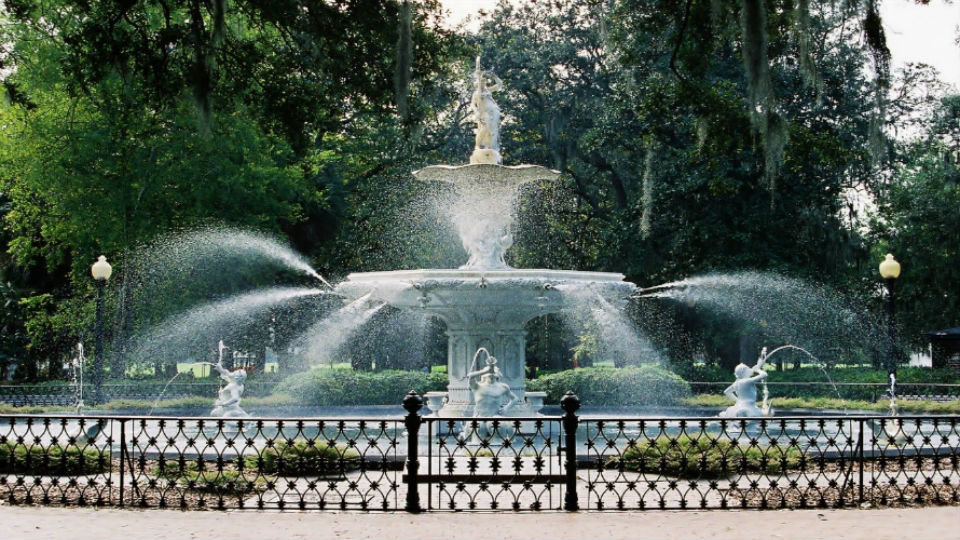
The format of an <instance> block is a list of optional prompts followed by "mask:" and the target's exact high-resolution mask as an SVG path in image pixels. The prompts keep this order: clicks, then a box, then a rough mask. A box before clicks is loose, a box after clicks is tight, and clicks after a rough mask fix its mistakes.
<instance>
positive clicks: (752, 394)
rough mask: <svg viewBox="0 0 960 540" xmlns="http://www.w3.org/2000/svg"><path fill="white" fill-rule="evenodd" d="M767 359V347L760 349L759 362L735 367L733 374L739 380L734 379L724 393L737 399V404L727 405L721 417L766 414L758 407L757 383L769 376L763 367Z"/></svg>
mask: <svg viewBox="0 0 960 540" xmlns="http://www.w3.org/2000/svg"><path fill="white" fill-rule="evenodd" d="M766 361H767V348H766V347H764V348H763V350H761V351H760V358H759V359H758V360H757V364H756V365H755V366H753V367H750V366H748V365H746V364H739V365H738V366H737V367H735V368H734V369H733V374H734V375H736V376H737V380H735V381H733V384H731V385H730V386H729V387H727V389H726V390H724V391H723V393H724V395H726V396H727V397H729V398H731V399H733V400H735V401H736V403H735V404H733V405H731V406H729V407H727V408H726V409H724V410H723V411H722V412H721V413H720V417H721V418H746V417H761V416H766V415H765V414H764V412H763V410H761V409H760V408H759V407H757V383H758V382H760V381H762V380H763V379H766V378H767V372H766V371H765V370H764V369H763V364H765V363H766Z"/></svg>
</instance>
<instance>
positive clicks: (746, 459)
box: [606, 433, 802, 478]
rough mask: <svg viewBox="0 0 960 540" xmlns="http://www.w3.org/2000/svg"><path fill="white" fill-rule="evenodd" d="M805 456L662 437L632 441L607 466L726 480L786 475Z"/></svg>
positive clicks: (790, 449) (717, 440)
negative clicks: (746, 475)
mask: <svg viewBox="0 0 960 540" xmlns="http://www.w3.org/2000/svg"><path fill="white" fill-rule="evenodd" d="M801 455H802V452H801V450H800V448H799V447H797V446H781V445H776V444H774V445H770V446H762V445H756V444H751V445H746V444H741V443H738V442H736V441H733V440H730V439H728V438H725V437H712V436H710V435H707V434H705V433H703V434H700V435H699V436H697V437H691V436H689V435H685V434H679V435H675V436H669V435H660V436H658V437H656V438H655V439H647V440H642V441H640V442H636V441H631V443H630V444H629V445H628V446H627V447H626V448H625V449H623V450H622V452H621V457H620V458H619V460H615V461H611V462H609V463H607V464H606V466H607V467H611V468H616V467H621V466H622V467H623V468H625V469H628V470H632V471H637V472H639V473H642V474H654V475H664V476H675V477H678V478H726V477H729V476H735V475H741V474H750V473H762V474H775V475H779V474H785V473H787V472H789V471H790V470H791V469H793V468H795V467H796V466H797V465H798V463H799V462H800V456H801Z"/></svg>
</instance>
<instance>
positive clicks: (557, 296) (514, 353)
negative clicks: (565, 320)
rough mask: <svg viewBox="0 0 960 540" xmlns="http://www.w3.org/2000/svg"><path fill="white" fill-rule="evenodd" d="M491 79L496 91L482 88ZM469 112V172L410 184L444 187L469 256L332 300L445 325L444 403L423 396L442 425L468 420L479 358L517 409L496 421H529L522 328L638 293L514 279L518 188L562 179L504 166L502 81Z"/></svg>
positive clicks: (614, 281)
mask: <svg viewBox="0 0 960 540" xmlns="http://www.w3.org/2000/svg"><path fill="white" fill-rule="evenodd" d="M490 77H492V78H493V80H494V82H493V84H488V83H487V79H488V78H490ZM474 83H475V92H474V94H473V100H472V103H471V105H472V108H473V113H474V119H475V121H476V123H477V128H476V145H475V148H474V151H473V154H472V155H471V157H470V163H469V164H467V165H432V166H429V167H425V168H423V169H421V170H419V171H415V172H414V173H413V174H414V176H416V178H417V179H419V180H422V181H424V182H444V183H447V184H451V185H452V186H453V188H454V190H455V193H456V195H455V201H454V203H453V204H452V205H451V206H450V212H451V216H452V219H453V222H454V224H455V225H456V228H457V232H458V233H459V235H460V240H461V242H462V243H463V246H464V248H465V249H466V251H467V253H468V254H469V259H468V260H467V262H466V263H465V264H464V265H463V266H461V267H460V268H458V269H442V270H433V269H420V270H400V271H390V272H365V273H354V274H350V275H349V276H348V277H347V280H346V281H344V282H343V283H341V284H339V285H338V286H337V287H336V290H337V291H338V292H340V293H342V294H344V295H345V296H347V297H349V298H363V297H365V296H367V295H369V296H370V298H371V299H376V300H379V301H381V302H383V303H386V304H389V305H391V306H394V307H396V308H401V309H420V310H423V311H424V312H426V313H427V314H429V315H431V316H434V317H439V318H440V319H442V320H443V321H444V322H445V323H446V325H447V336H448V342H447V373H448V375H449V378H450V380H449V384H448V387H447V392H446V393H445V395H443V393H440V394H437V393H434V394H432V395H430V396H429V398H430V399H429V404H428V406H429V407H430V408H431V409H433V410H434V412H435V414H437V415H438V416H441V417H465V416H472V415H473V414H474V412H475V403H476V398H475V396H474V392H473V391H472V390H471V386H470V382H471V377H470V371H471V369H470V368H471V363H472V361H473V359H474V357H475V355H476V352H477V351H479V350H480V349H481V348H482V349H484V350H485V351H489V354H491V355H492V356H493V357H495V358H497V359H498V363H499V366H498V368H497V370H498V371H499V372H500V374H501V376H502V380H503V384H505V385H506V386H507V387H508V388H509V390H510V392H512V393H513V394H514V395H516V396H517V397H518V402H517V403H515V404H513V405H512V406H511V407H509V408H508V409H507V410H506V411H503V414H504V415H506V416H514V417H522V416H532V415H534V414H536V412H537V410H538V409H539V408H540V404H541V403H542V400H543V394H542V393H536V392H526V391H525V382H524V371H525V355H526V332H525V330H524V325H525V324H526V323H527V321H529V320H531V319H533V318H534V317H537V316H540V315H546V314H551V313H558V312H560V311H561V310H563V309H565V308H568V307H571V306H573V305H579V306H582V303H583V298H584V297H583V295H577V296H574V295H571V294H569V293H568V291H571V292H572V291H577V292H583V291H589V292H591V293H593V294H592V295H590V296H591V297H592V298H593V299H594V300H593V301H594V302H596V303H597V306H598V307H600V305H601V304H603V303H608V304H611V305H615V306H622V305H623V304H624V302H625V301H626V298H627V297H628V296H629V295H630V294H632V293H633V291H634V290H635V288H636V287H635V286H634V285H633V284H632V283H629V282H625V281H624V276H623V274H619V273H607V272H578V271H573V270H544V269H536V270H533V269H516V268H512V267H510V266H509V265H508V264H507V263H506V261H505V259H504V255H505V253H506V252H507V250H508V249H509V248H510V246H511V245H512V244H513V236H512V233H511V225H512V221H513V217H514V203H515V202H516V199H517V196H518V194H519V188H520V186H521V185H523V184H525V183H528V182H534V181H551V180H555V179H556V178H557V177H558V176H559V174H560V173H559V172H557V171H554V170H550V169H547V168H545V167H542V166H539V165H514V166H507V165H502V164H501V162H502V157H501V154H500V135H499V120H500V109H499V108H498V107H497V104H496V103H495V102H494V101H493V96H492V93H493V92H494V91H496V90H498V89H499V88H500V87H501V83H500V80H499V79H498V78H497V77H496V76H495V75H492V74H491V73H490V72H488V71H484V70H482V69H480V62H479V59H478V60H477V69H476V71H475V72H474Z"/></svg>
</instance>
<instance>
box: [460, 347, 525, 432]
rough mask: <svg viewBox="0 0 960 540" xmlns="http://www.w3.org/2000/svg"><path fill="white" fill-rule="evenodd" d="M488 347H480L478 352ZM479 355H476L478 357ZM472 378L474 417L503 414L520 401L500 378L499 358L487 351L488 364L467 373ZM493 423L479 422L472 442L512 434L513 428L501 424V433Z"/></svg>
mask: <svg viewBox="0 0 960 540" xmlns="http://www.w3.org/2000/svg"><path fill="white" fill-rule="evenodd" d="M481 351H483V352H486V349H484V348H482V347H481V348H480V349H478V350H477V354H479V353H480V352H481ZM476 356H477V355H474V359H476ZM467 378H469V379H470V388H471V389H472V390H473V417H474V418H491V417H494V416H502V415H503V414H504V413H506V412H507V411H508V410H509V409H510V407H512V406H513V404H514V403H516V402H517V401H519V398H518V397H517V395H516V394H514V393H513V390H510V386H509V385H507V384H506V383H504V382H503V381H501V380H500V378H501V373H500V369H499V368H498V367H497V359H496V358H494V357H493V356H490V353H487V361H486V366H484V367H483V368H481V369H478V370H476V371H471V372H470V373H468V374H467ZM496 431H497V430H495V429H494V428H493V425H492V423H491V422H490V421H489V420H487V421H479V422H477V429H476V431H475V432H474V433H473V434H472V437H471V442H473V443H475V444H478V443H479V441H480V440H484V439H486V440H490V439H491V438H493V436H494V435H498V434H499V435H501V436H504V435H506V436H511V435H513V429H512V428H509V427H508V426H504V425H501V426H500V433H497V432H496Z"/></svg>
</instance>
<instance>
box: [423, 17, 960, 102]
mask: <svg viewBox="0 0 960 540" xmlns="http://www.w3.org/2000/svg"><path fill="white" fill-rule="evenodd" d="M514 1H515V2H517V3H519V2H522V1H529V0H514ZM440 2H441V3H442V4H443V5H444V7H445V8H446V9H448V10H449V11H450V22H449V24H450V26H454V25H456V24H458V23H460V22H461V21H463V20H464V19H465V18H466V17H467V16H469V15H472V14H476V13H477V12H478V11H479V10H481V9H483V10H487V11H490V10H492V9H493V8H494V6H496V3H497V0H440ZM880 16H881V18H882V19H883V24H884V29H885V31H886V35H887V45H888V46H889V47H890V53H891V54H892V56H893V66H894V67H895V68H896V67H898V66H902V65H904V64H905V63H908V62H922V63H925V64H930V65H931V66H933V67H935V68H937V70H938V71H939V72H940V78H941V80H943V81H944V82H948V83H950V84H952V85H954V87H956V88H958V89H960V45H958V44H957V43H956V39H957V37H958V35H960V29H958V27H960V0H953V3H952V5H951V4H949V3H947V1H946V0H930V4H929V5H925V6H924V5H918V4H917V3H916V2H915V1H914V0H882V1H881V3H880Z"/></svg>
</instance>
